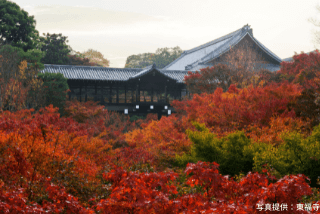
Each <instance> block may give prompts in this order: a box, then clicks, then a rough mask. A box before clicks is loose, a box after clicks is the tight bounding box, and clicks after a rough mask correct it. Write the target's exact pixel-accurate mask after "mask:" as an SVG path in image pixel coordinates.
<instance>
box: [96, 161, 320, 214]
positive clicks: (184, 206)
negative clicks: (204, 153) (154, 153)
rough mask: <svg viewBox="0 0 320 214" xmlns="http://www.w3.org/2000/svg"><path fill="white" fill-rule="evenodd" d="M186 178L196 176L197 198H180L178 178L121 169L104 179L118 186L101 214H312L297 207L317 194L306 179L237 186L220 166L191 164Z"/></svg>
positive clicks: (254, 177) (250, 178)
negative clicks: (276, 210)
mask: <svg viewBox="0 0 320 214" xmlns="http://www.w3.org/2000/svg"><path fill="white" fill-rule="evenodd" d="M185 173H186V174H188V175H191V176H190V177H189V178H188V179H187V181H186V184H187V185H189V187H191V188H193V189H194V190H195V191H196V192H195V193H193V194H190V193H189V194H184V195H181V196H179V195H178V194H177V193H178V192H177V186H176V185H175V184H177V181H176V179H177V176H178V175H177V174H176V173H172V172H167V173H140V174H139V173H137V172H127V171H125V170H123V169H122V168H115V169H114V170H112V171H110V172H109V173H107V174H105V175H104V178H105V179H106V180H107V181H109V182H111V183H112V185H111V188H110V189H111V194H110V197H109V198H108V199H104V200H101V201H100V202H99V203H98V204H97V209H98V210H99V211H102V212H103V213H194V212H195V213H200V212H201V213H259V212H261V211H259V210H258V209H257V204H258V203H259V204H261V203H262V204H267V203H269V204H274V203H282V204H287V205H288V209H287V211H286V210H283V211H282V212H281V213H310V212H307V211H298V210H297V207H296V206H297V204H299V203H298V200H299V199H300V198H301V196H303V195H310V194H311V193H312V192H311V189H310V187H309V186H308V184H307V183H306V182H305V176H303V175H297V176H294V175H291V176H286V177H284V178H282V179H280V180H279V181H277V182H276V183H274V184H273V183H271V184H268V176H265V175H260V174H258V173H254V174H252V173H248V175H247V176H246V177H244V178H242V179H241V181H240V182H239V183H237V182H236V181H234V180H233V179H231V180H229V179H228V177H227V176H222V175H220V174H219V171H218V164H216V163H205V162H198V163H197V164H188V166H187V168H186V170H185ZM291 208H293V209H292V210H291ZM270 212H271V211H270ZM270 212H269V211H265V212H262V213H270ZM313 213H314V212H313Z"/></svg>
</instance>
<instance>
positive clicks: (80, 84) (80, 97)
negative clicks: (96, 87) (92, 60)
mask: <svg viewBox="0 0 320 214" xmlns="http://www.w3.org/2000/svg"><path fill="white" fill-rule="evenodd" d="M81 90H82V84H80V102H81V101H82V99H81V98H82V97H81V95H82V94H81Z"/></svg>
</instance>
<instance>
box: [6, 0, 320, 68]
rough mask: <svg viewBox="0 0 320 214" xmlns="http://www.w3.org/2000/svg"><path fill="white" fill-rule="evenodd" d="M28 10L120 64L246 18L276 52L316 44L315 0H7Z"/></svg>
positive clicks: (199, 39)
mask: <svg viewBox="0 0 320 214" xmlns="http://www.w3.org/2000/svg"><path fill="white" fill-rule="evenodd" d="M11 1H12V2H15V3H16V4H17V5H19V6H20V8H21V9H23V10H25V11H26V12H28V14H29V15H30V16H31V15H33V16H34V18H35V20H36V22H37V24H36V29H37V30H38V31H39V33H40V35H41V36H42V34H43V33H47V32H48V33H50V34H53V33H56V34H59V33H62V35H63V36H67V37H68V41H69V42H68V43H67V44H68V45H70V46H71V48H72V49H73V50H75V51H79V52H84V51H87V50H88V49H93V50H97V51H99V52H101V53H102V54H103V55H104V57H105V58H106V59H108V60H109V61H110V67H114V68H123V67H124V66H125V62H126V59H127V57H128V56H130V55H133V54H141V53H155V51H156V50H157V49H158V48H164V47H169V48H171V47H176V46H179V47H180V48H181V49H182V50H189V49H192V48H194V47H197V46H200V45H202V44H205V43H207V42H210V41H212V40H215V39H217V38H219V37H221V36H224V35H226V34H228V33H231V32H233V31H236V30H238V29H240V28H242V27H243V26H244V25H246V24H249V25H250V26H251V28H252V29H253V36H254V37H255V38H256V39H257V40H258V41H260V42H261V43H262V44H263V45H265V46H266V47H267V48H268V49H269V50H271V51H272V52H273V53H275V54H276V55H277V56H278V57H280V58H282V59H284V58H287V57H292V56H293V55H294V54H295V52H296V53H301V51H303V52H310V51H313V50H315V49H316V48H319V49H320V45H317V44H316V43H315V42H314V33H315V32H316V31H320V27H317V26H315V25H314V24H312V23H311V22H310V21H309V19H310V18H313V19H316V20H319V21H320V11H318V10H317V5H320V0H305V1H302V0H268V1H262V0H242V1H239V0H89V1H88V0H54V1H44V0H28V1H26V0H11Z"/></svg>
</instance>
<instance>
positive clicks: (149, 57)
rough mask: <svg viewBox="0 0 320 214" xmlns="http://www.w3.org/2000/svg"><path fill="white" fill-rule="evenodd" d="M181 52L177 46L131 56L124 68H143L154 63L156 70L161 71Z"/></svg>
mask: <svg viewBox="0 0 320 214" xmlns="http://www.w3.org/2000/svg"><path fill="white" fill-rule="evenodd" d="M182 52H183V51H182V50H181V48H180V47H179V46H177V47H174V48H158V49H157V50H156V52H155V53H143V54H138V55H131V56H129V57H128V58H127V61H126V65H125V68H144V67H146V66H148V65H152V64H153V63H155V64H156V66H157V68H160V69H161V68H164V67H165V66H166V65H168V64H169V63H171V62H172V61H174V60H175V59H177V58H178V57H179V56H180V55H181V54H182Z"/></svg>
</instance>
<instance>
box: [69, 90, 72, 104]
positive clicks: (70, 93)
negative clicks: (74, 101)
mask: <svg viewBox="0 0 320 214" xmlns="http://www.w3.org/2000/svg"><path fill="white" fill-rule="evenodd" d="M71 95H72V89H71V88H70V92H69V101H71Z"/></svg>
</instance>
